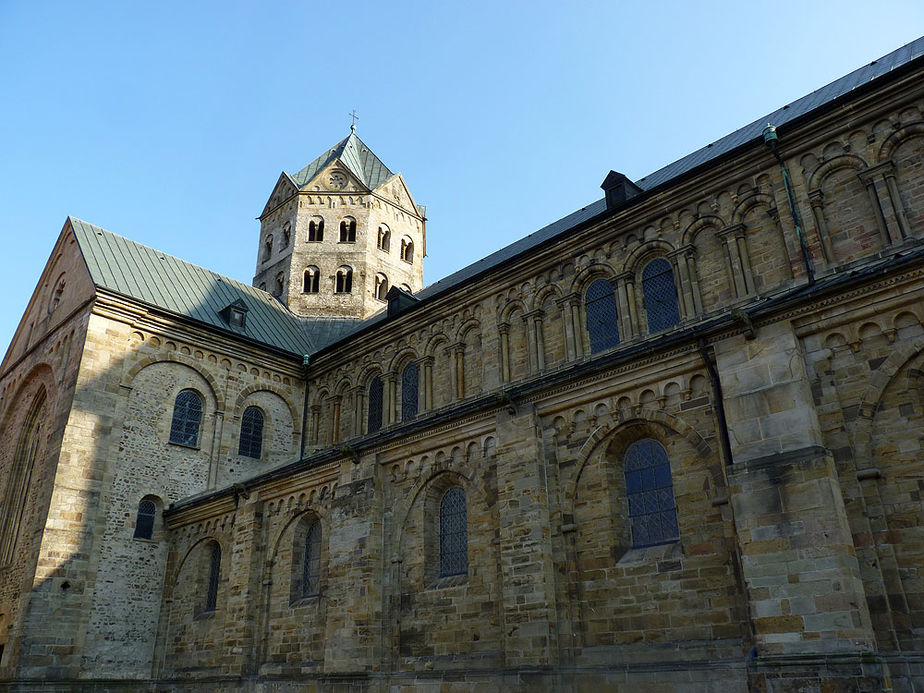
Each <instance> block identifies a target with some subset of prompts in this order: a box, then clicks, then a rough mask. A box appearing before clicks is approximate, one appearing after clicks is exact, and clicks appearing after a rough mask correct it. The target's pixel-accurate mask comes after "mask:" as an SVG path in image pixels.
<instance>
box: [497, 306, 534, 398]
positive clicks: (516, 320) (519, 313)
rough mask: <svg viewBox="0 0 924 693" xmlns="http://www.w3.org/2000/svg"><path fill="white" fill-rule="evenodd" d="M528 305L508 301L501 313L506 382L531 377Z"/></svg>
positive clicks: (501, 344) (502, 358) (502, 359)
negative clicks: (527, 323)
mask: <svg viewBox="0 0 924 693" xmlns="http://www.w3.org/2000/svg"><path fill="white" fill-rule="evenodd" d="M526 313H527V310H526V304H525V303H523V301H521V300H519V299H513V300H511V301H508V302H507V303H506V304H505V305H504V306H503V308H502V309H501V312H500V319H501V321H500V323H499V325H500V326H499V329H500V330H501V333H502V335H501V343H500V352H501V353H500V358H501V363H502V364H506V373H507V377H506V378H505V379H504V380H505V381H506V382H515V381H517V380H521V379H522V378H525V377H526V376H527V375H529V363H530V360H529V342H528V337H527V330H526Z"/></svg>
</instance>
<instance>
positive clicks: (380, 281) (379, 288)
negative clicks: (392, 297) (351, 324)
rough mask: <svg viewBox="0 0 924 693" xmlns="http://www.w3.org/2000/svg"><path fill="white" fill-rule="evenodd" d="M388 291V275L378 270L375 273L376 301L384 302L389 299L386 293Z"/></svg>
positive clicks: (374, 294)
mask: <svg viewBox="0 0 924 693" xmlns="http://www.w3.org/2000/svg"><path fill="white" fill-rule="evenodd" d="M387 293H388V277H387V276H385V273H384V272H376V274H375V289H374V293H373V296H374V297H375V300H376V301H382V302H383V303H384V302H385V301H386V300H387V299H386V298H385V294H387Z"/></svg>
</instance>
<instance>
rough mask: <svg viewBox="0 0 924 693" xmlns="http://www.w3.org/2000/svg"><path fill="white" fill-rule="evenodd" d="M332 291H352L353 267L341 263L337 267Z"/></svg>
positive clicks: (346, 292)
mask: <svg viewBox="0 0 924 693" xmlns="http://www.w3.org/2000/svg"><path fill="white" fill-rule="evenodd" d="M334 291H336V292H337V293H338V294H348V293H351V292H352V291H353V268H352V267H347V266H346V265H342V266H341V267H339V268H338V269H337V281H336V286H335V287H334Z"/></svg>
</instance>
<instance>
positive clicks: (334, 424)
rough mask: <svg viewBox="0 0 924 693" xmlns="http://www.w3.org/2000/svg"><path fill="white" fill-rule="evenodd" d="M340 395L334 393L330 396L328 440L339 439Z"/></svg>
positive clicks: (332, 441) (334, 440)
mask: <svg viewBox="0 0 924 693" xmlns="http://www.w3.org/2000/svg"><path fill="white" fill-rule="evenodd" d="M340 402H341V397H340V395H334V396H333V397H331V398H330V407H331V417H330V442H331V443H336V442H337V441H339V440H340Z"/></svg>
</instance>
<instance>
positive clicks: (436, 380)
mask: <svg viewBox="0 0 924 693" xmlns="http://www.w3.org/2000/svg"><path fill="white" fill-rule="evenodd" d="M449 347H450V344H449V338H448V337H447V336H446V335H445V334H443V333H442V332H439V333H437V334H435V335H434V336H433V337H431V338H430V341H429V342H428V343H427V349H426V356H428V357H430V359H432V365H431V366H430V371H429V372H430V373H431V374H432V375H431V377H429V378H424V388H425V392H424V399H425V401H426V400H427V399H430V403H431V406H432V407H433V408H439V407H442V406H445V405H447V404H449V403H450V402H452V399H453V396H454V392H455V388H454V387H453V386H452V383H453V377H454V374H455V364H454V362H453V357H452V353H450V348H449Z"/></svg>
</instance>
